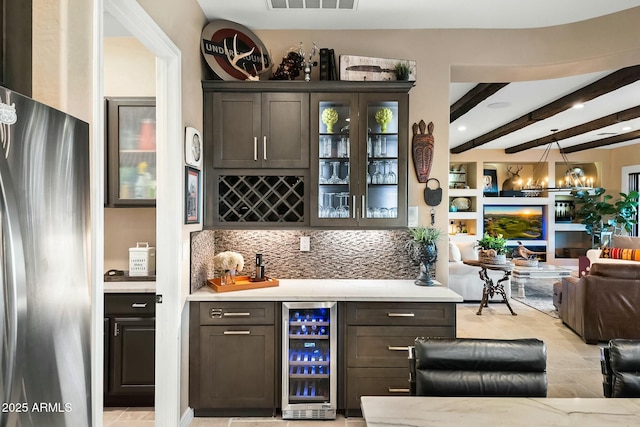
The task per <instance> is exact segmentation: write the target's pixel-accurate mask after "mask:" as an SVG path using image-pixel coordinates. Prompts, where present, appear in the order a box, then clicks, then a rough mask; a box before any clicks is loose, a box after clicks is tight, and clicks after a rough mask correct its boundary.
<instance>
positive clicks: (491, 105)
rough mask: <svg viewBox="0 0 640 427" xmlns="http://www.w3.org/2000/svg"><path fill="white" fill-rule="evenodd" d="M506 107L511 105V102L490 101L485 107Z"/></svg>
mask: <svg viewBox="0 0 640 427" xmlns="http://www.w3.org/2000/svg"><path fill="white" fill-rule="evenodd" d="M507 107H511V103H510V102H492V103H491V104H489V105H487V108H494V109H495V108H507Z"/></svg>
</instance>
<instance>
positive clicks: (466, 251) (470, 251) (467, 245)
mask: <svg viewBox="0 0 640 427" xmlns="http://www.w3.org/2000/svg"><path fill="white" fill-rule="evenodd" d="M456 245H457V246H458V248H459V249H460V255H461V256H462V260H463V261H464V260H473V261H477V260H478V251H477V250H476V248H475V246H476V242H457V243H456Z"/></svg>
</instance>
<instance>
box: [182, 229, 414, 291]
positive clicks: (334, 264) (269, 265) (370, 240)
mask: <svg viewBox="0 0 640 427" xmlns="http://www.w3.org/2000/svg"><path fill="white" fill-rule="evenodd" d="M301 236H309V237H310V238H311V251H310V252H301V251H300V237H301ZM408 239H409V235H408V233H407V231H406V230H267V231H265V230H203V231H199V232H196V233H192V235H191V291H192V292H194V291H196V290H197V289H199V288H201V287H202V286H204V284H205V282H206V280H207V279H210V278H213V277H216V274H217V273H218V272H216V271H214V267H213V257H214V255H216V254H217V253H219V252H223V251H234V252H238V253H240V254H242V256H243V257H244V260H245V268H244V272H241V273H240V274H243V273H244V274H248V275H250V274H252V273H253V264H254V259H255V254H256V253H261V254H263V259H264V263H265V272H266V275H267V276H270V277H276V278H278V279H391V278H393V279H415V278H416V277H417V276H418V270H419V267H418V266H417V265H414V264H413V263H412V262H411V260H410V259H409V257H408V256H407V252H406V251H405V244H406V242H407V240H408Z"/></svg>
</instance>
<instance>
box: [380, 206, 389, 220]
mask: <svg viewBox="0 0 640 427" xmlns="http://www.w3.org/2000/svg"><path fill="white" fill-rule="evenodd" d="M380 218H389V209H387V208H380Z"/></svg>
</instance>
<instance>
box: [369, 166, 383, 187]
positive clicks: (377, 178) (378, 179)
mask: <svg viewBox="0 0 640 427" xmlns="http://www.w3.org/2000/svg"><path fill="white" fill-rule="evenodd" d="M379 165H380V162H373V167H374V168H375V172H374V173H373V176H372V177H371V183H372V184H382V183H383V178H382V174H381V173H380V171H379V170H378V166H379Z"/></svg>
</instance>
